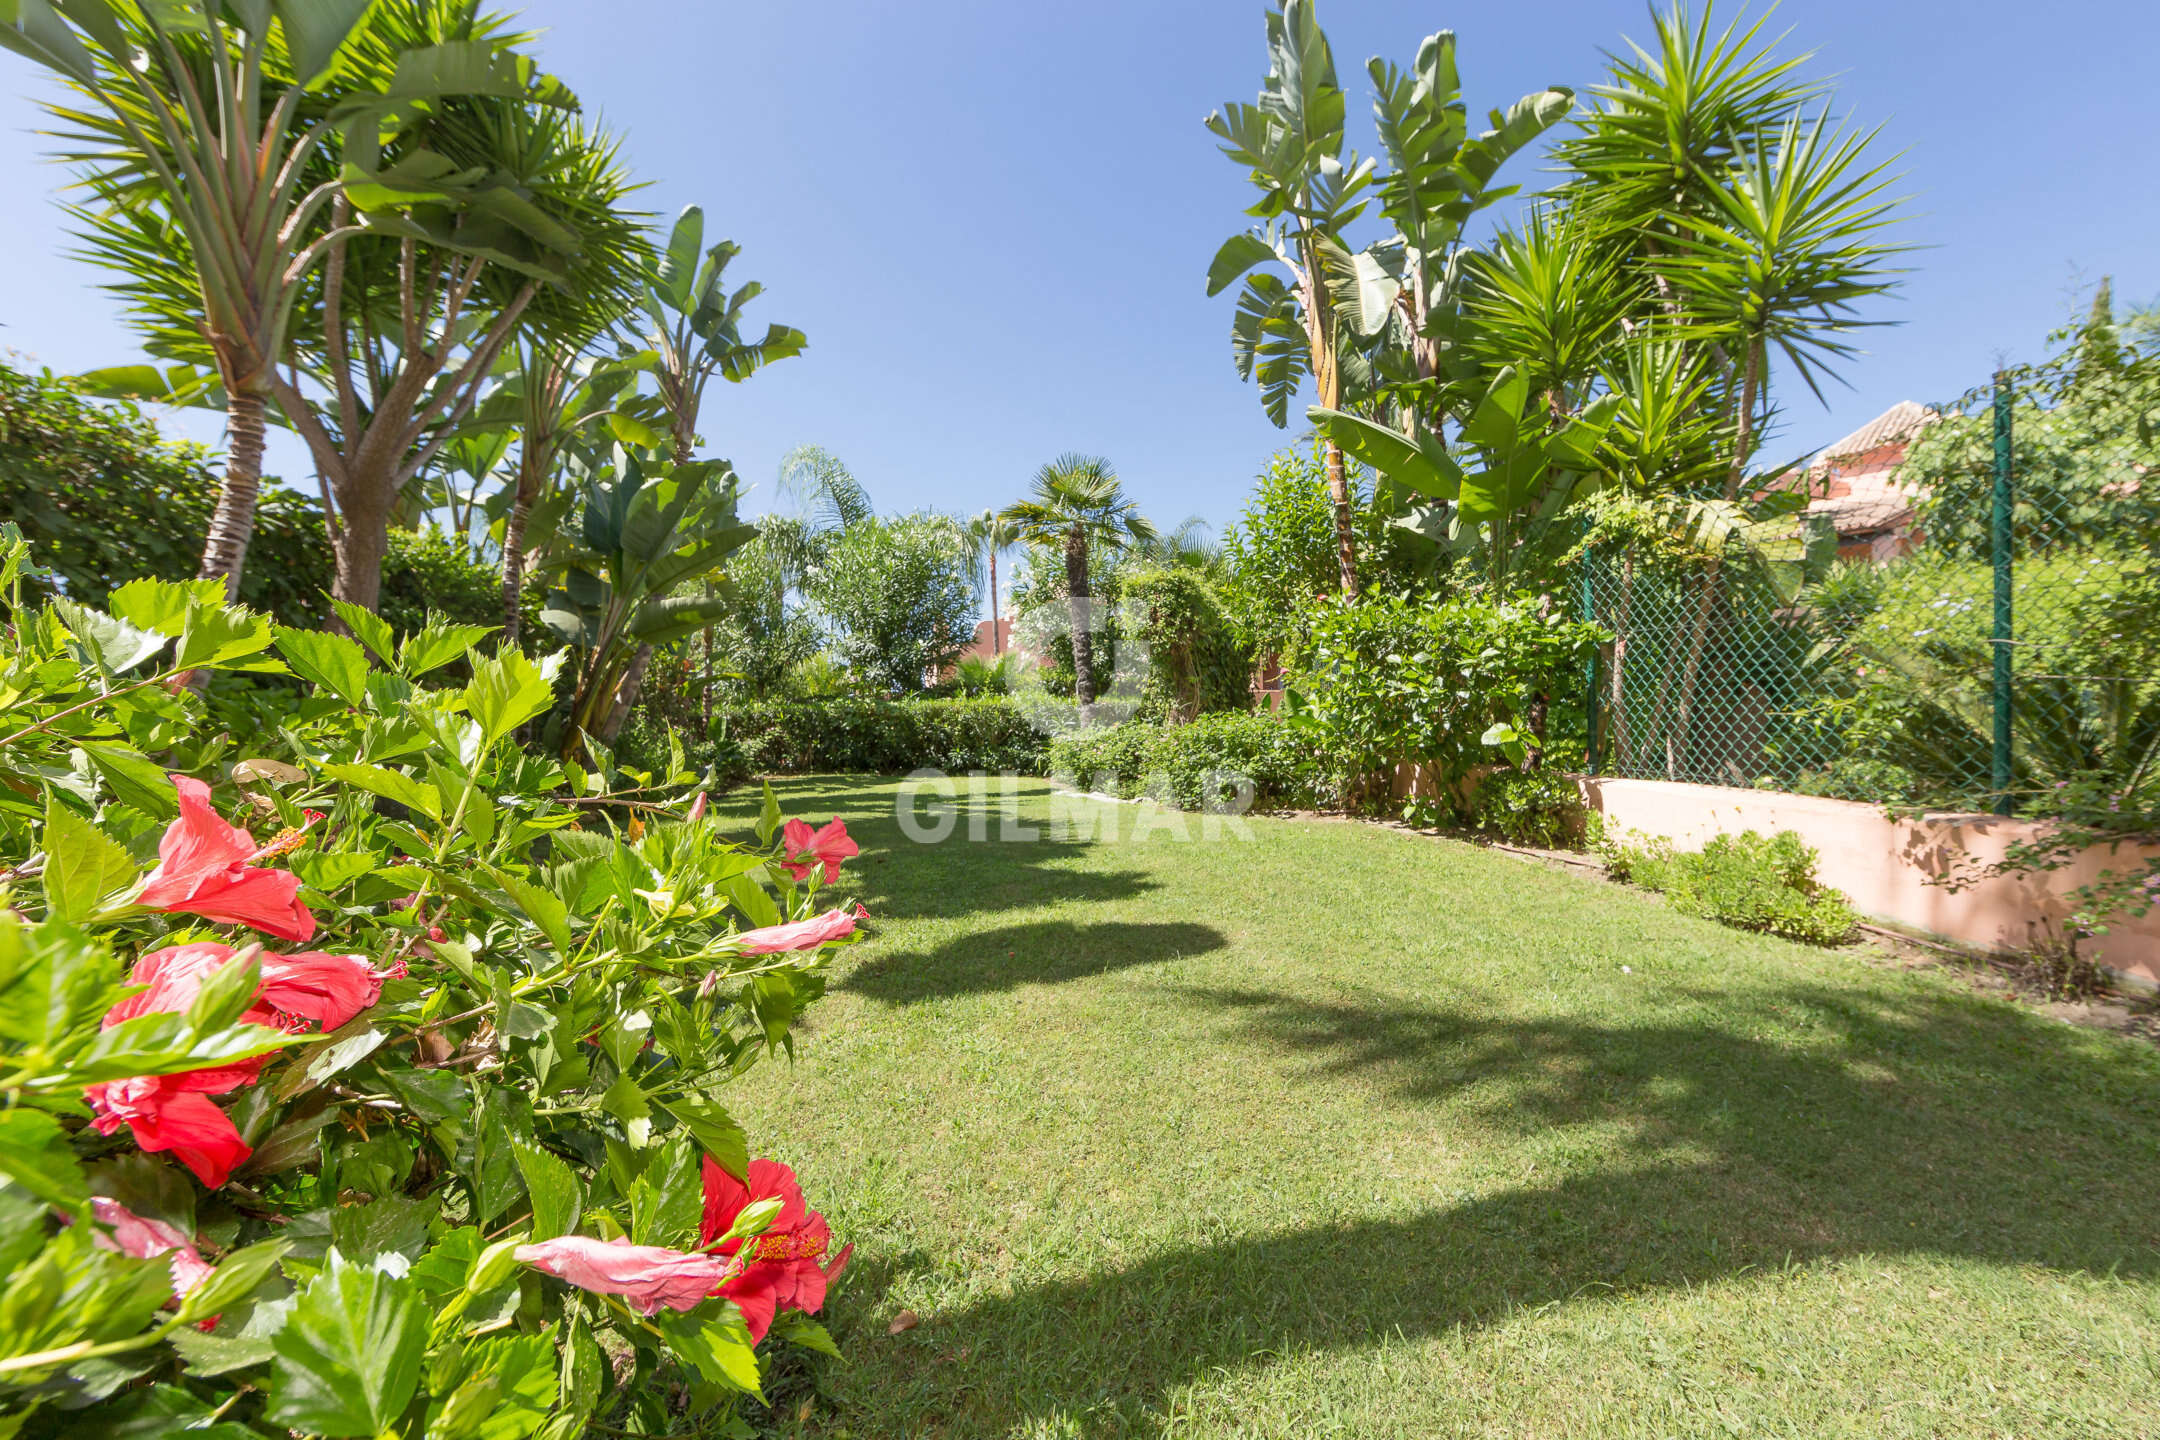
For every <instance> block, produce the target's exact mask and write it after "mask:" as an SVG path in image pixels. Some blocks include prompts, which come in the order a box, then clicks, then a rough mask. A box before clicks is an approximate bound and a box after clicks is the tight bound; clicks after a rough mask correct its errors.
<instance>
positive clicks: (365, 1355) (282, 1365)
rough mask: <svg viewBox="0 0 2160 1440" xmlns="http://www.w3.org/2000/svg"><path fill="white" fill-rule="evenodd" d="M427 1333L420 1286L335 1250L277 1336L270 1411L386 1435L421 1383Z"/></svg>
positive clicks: (340, 1429)
mask: <svg viewBox="0 0 2160 1440" xmlns="http://www.w3.org/2000/svg"><path fill="white" fill-rule="evenodd" d="M427 1337H428V1310H427V1307H426V1306H425V1305H423V1304H422V1303H421V1301H420V1297H419V1296H418V1294H417V1293H415V1287H414V1286H412V1285H411V1284H409V1283H408V1282H406V1281H404V1280H401V1279H394V1278H392V1277H391V1276H389V1275H387V1274H385V1273H383V1272H382V1271H380V1270H375V1269H369V1268H364V1267H362V1266H358V1265H355V1264H353V1263H351V1262H350V1261H348V1260H346V1259H344V1258H343V1257H342V1256H332V1257H331V1260H330V1264H329V1266H328V1267H327V1268H326V1269H324V1270H323V1272H322V1273H321V1274H319V1275H317V1276H316V1277H315V1279H314V1280H313V1281H311V1282H309V1284H308V1287H307V1288H306V1289H305V1290H303V1291H301V1292H300V1298H299V1301H298V1303H296V1304H295V1305H294V1306H293V1312H292V1318H291V1319H290V1320H289V1321H288V1322H287V1324H286V1326H285V1328H284V1329H283V1330H281V1331H279V1332H278V1334H277V1338H276V1339H275V1340H274V1341H273V1342H272V1343H273V1344H274V1345H275V1347H276V1349H277V1364H276V1367H275V1370H274V1384H273V1385H272V1387H271V1398H270V1404H269V1416H270V1418H271V1419H272V1420H275V1421H276V1422H277V1423H279V1424H281V1425H289V1426H291V1427H293V1428H294V1429H297V1430H308V1431H312V1432H316V1433H319V1434H322V1435H329V1436H356V1435H361V1436H364V1435H377V1434H380V1433H381V1432H382V1431H384V1430H385V1429H387V1428H389V1427H390V1425H392V1424H393V1423H394V1422H395V1421H396V1420H397V1419H398V1417H399V1416H400V1415H401V1414H403V1413H404V1410H405V1406H406V1404H407V1403H408V1402H409V1401H411V1399H412V1396H413V1391H414V1390H415V1388H417V1387H418V1385H419V1383H420V1360H421V1355H422V1352H423V1351H424V1350H425V1349H426V1346H427Z"/></svg>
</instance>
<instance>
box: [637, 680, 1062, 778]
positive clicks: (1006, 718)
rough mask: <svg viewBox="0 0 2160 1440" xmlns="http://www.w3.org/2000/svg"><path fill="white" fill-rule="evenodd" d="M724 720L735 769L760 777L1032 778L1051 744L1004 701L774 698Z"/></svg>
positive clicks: (718, 720) (708, 749) (697, 749)
mask: <svg viewBox="0 0 2160 1440" xmlns="http://www.w3.org/2000/svg"><path fill="white" fill-rule="evenodd" d="M723 722H724V723H725V725H726V731H725V734H726V737H727V740H728V743H729V744H730V745H732V746H735V747H739V750H740V755H741V763H743V764H745V765H747V766H748V769H749V773H751V774H759V775H768V774H771V775H800V774H810V773H815V772H825V771H832V772H845V773H850V774H859V775H905V774H907V773H908V772H909V771H911V770H920V769H924V768H929V769H936V770H945V771H949V772H952V773H955V774H959V773H963V772H966V771H969V770H987V771H1006V770H1012V771H1017V772H1019V773H1020V774H1023V775H1039V774H1041V773H1043V771H1044V769H1045V768H1046V766H1047V762H1048V750H1049V740H1048V737H1047V736H1045V735H1044V734H1043V733H1042V731H1040V730H1038V729H1036V728H1035V725H1034V724H1033V722H1031V721H1030V720H1029V719H1028V718H1027V716H1026V715H1025V714H1023V713H1022V712H1021V710H1020V709H1019V708H1018V707H1017V706H1015V705H1014V704H1013V703H1012V702H1011V701H1010V700H1007V699H1005V698H1003V697H1002V696H998V697H989V698H984V699H978V700H885V699H868V698H861V697H853V696H835V697H831V698H821V699H807V700H773V701H766V702H762V703H753V704H746V705H735V706H731V707H729V708H728V709H727V710H725V711H724V712H722V713H721V715H719V716H716V717H715V719H714V726H715V731H716V733H718V727H719V726H720V725H721V724H722V723H723ZM661 743H662V744H663V745H664V744H665V741H662V742H661ZM663 753H664V752H663ZM712 753H713V743H712V742H710V741H708V742H707V743H706V744H704V745H700V746H692V747H691V749H690V758H691V760H692V762H693V763H694V764H697V765H700V766H702V765H704V764H705V763H707V759H708V757H709V756H710V755H711V754H712Z"/></svg>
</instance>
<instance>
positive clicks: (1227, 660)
mask: <svg viewBox="0 0 2160 1440" xmlns="http://www.w3.org/2000/svg"><path fill="white" fill-rule="evenodd" d="M1123 588H1124V603H1125V604H1126V605H1127V606H1129V607H1130V608H1131V610H1132V612H1133V615H1134V619H1135V623H1136V628H1137V629H1138V631H1139V638H1140V642H1141V643H1142V644H1143V645H1145V646H1146V647H1147V655H1148V671H1147V678H1146V680H1145V681H1143V682H1142V687H1141V692H1140V714H1141V715H1142V716H1143V717H1146V718H1148V719H1159V720H1192V719H1195V718H1197V717H1198V716H1201V715H1212V714H1215V713H1217V712H1219V711H1231V710H1250V709H1251V708H1252V668H1253V663H1252V652H1251V651H1250V650H1249V649H1247V648H1246V647H1245V646H1244V645H1243V644H1241V643H1239V641H1238V638H1237V635H1236V634H1235V632H1234V631H1233V630H1232V628H1231V625H1230V619H1229V616H1228V615H1226V614H1225V613H1224V610H1223V605H1222V601H1221V599H1220V598H1219V597H1218V596H1217V595H1216V593H1215V589H1214V587H1213V586H1211V585H1210V584H1209V583H1208V582H1207V581H1206V580H1205V579H1204V578H1202V577H1201V576H1199V575H1197V574H1194V573H1193V572H1192V571H1190V570H1149V571H1144V572H1142V573H1140V574H1137V575H1132V576H1128V577H1126V578H1125V581H1124V587H1123Z"/></svg>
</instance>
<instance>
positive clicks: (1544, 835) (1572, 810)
mask: <svg viewBox="0 0 2160 1440" xmlns="http://www.w3.org/2000/svg"><path fill="white" fill-rule="evenodd" d="M1586 813H1587V812H1586V811H1585V810H1584V808H1583V802H1582V792H1581V791H1580V790H1579V789H1577V788H1576V785H1575V780H1574V777H1572V776H1570V775H1569V774H1567V773H1566V772H1565V771H1561V770H1495V771H1493V772H1492V773H1491V774H1489V775H1487V776H1486V777H1485V778H1484V779H1483V780H1481V781H1479V782H1478V788H1477V804H1476V811H1475V819H1476V822H1477V827H1478V829H1480V830H1490V831H1494V832H1496V833H1497V834H1499V835H1500V836H1501V837H1502V838H1504V839H1507V840H1511V841H1513V842H1514V843H1515V844H1517V845H1534V846H1536V847H1538V848H1539V849H1541V850H1557V849H1559V848H1560V847H1562V846H1564V845H1570V846H1571V845H1574V844H1576V843H1577V842H1579V841H1580V840H1581V839H1582V836H1583V826H1584V819H1585V816H1586Z"/></svg>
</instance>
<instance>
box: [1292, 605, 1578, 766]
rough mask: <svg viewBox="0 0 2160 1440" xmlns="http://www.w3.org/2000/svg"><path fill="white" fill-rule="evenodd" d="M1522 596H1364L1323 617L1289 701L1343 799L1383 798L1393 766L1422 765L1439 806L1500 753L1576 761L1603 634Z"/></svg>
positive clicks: (1295, 669) (1296, 667)
mask: <svg viewBox="0 0 2160 1440" xmlns="http://www.w3.org/2000/svg"><path fill="white" fill-rule="evenodd" d="M1541 609H1542V607H1541V606H1540V605H1539V604H1538V602H1537V601H1535V600H1534V599H1532V598H1530V597H1527V596H1525V597H1519V598H1516V599H1513V600H1507V601H1500V602H1495V601H1490V600H1486V599H1483V598H1478V597H1470V598H1464V599H1457V600H1448V601H1443V602H1439V603H1416V602H1412V601H1407V600H1402V599H1397V598H1379V599H1367V600H1364V601H1361V602H1358V603H1356V604H1333V605H1329V606H1327V607H1324V608H1323V609H1321V610H1320V611H1319V612H1318V613H1317V615H1316V616H1315V618H1314V620H1313V622H1312V632H1311V635H1310V637H1309V638H1308V640H1307V641H1306V643H1305V645H1304V647H1303V648H1302V649H1301V650H1300V651H1299V652H1298V653H1297V655H1296V656H1295V657H1294V660H1293V664H1292V674H1291V681H1290V684H1291V688H1292V703H1293V706H1294V708H1295V710H1296V712H1297V715H1298V719H1299V721H1300V723H1301V724H1303V725H1304V726H1306V727H1309V728H1310V729H1311V731H1312V732H1313V733H1314V734H1315V736H1317V737H1319V739H1320V741H1321V742H1322V743H1323V744H1324V745H1325V747H1326V749H1327V750H1328V751H1329V753H1331V754H1337V755H1340V756H1342V757H1344V759H1345V760H1346V762H1347V764H1348V767H1349V770H1350V774H1351V777H1352V782H1353V783H1352V790H1353V796H1354V798H1355V799H1356V800H1358V801H1360V802H1362V803H1368V804H1371V803H1378V802H1380V801H1382V800H1385V799H1386V798H1387V793H1388V790H1389V787H1390V786H1391V784H1392V782H1393V777H1394V774H1395V769H1396V767H1397V765H1399V764H1402V763H1409V764H1414V765H1419V766H1423V767H1426V770H1427V774H1428V778H1429V780H1430V781H1431V783H1432V785H1433V788H1434V789H1435V791H1436V792H1437V793H1438V795H1439V797H1440V798H1441V800H1442V803H1447V802H1449V801H1451V800H1453V799H1454V798H1455V797H1456V796H1457V795H1458V794H1459V791H1458V788H1457V787H1458V786H1459V784H1460V782H1461V781H1462V780H1464V779H1465V778H1467V777H1468V776H1469V775H1470V774H1471V772H1472V771H1473V770H1475V769H1477V768H1478V767H1480V766H1485V765H1492V764H1496V763H1498V762H1499V761H1500V760H1501V759H1502V758H1503V757H1504V756H1507V755H1509V753H1510V751H1511V750H1512V751H1514V752H1519V753H1521V754H1522V755H1523V758H1524V760H1525V762H1526V763H1527V762H1528V761H1529V757H1530V755H1531V754H1532V753H1533V752H1539V753H1541V754H1542V755H1548V756H1553V757H1554V758H1558V756H1559V755H1564V754H1567V753H1573V754H1577V755H1579V754H1580V753H1581V752H1582V746H1583V744H1584V739H1585V734H1586V730H1585V724H1586V722H1585V716H1584V714H1583V711H1582V710H1581V708H1580V704H1579V697H1580V696H1581V694H1582V689H1583V687H1582V683H1581V681H1582V675H1583V673H1584V669H1585V666H1586V665H1587V663H1588V661H1589V659H1590V657H1591V655H1592V654H1593V653H1595V651H1596V648H1597V645H1598V644H1599V642H1600V641H1601V639H1602V638H1603V636H1602V635H1601V632H1599V631H1598V630H1596V629H1595V628H1593V627H1591V626H1588V625H1584V624H1582V623H1580V622H1578V621H1574V620H1569V619H1567V618H1565V617H1563V616H1560V615H1553V614H1544V613H1540V612H1541Z"/></svg>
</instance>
